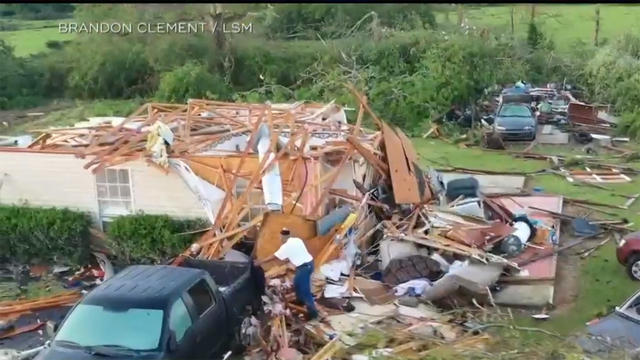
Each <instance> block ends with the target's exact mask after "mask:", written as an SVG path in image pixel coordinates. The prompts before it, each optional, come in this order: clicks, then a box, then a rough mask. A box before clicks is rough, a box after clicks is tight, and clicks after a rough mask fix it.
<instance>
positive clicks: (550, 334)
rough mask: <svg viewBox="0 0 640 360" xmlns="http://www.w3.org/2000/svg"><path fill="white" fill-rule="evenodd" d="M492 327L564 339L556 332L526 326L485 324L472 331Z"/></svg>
mask: <svg viewBox="0 0 640 360" xmlns="http://www.w3.org/2000/svg"><path fill="white" fill-rule="evenodd" d="M491 327H502V328H507V329H512V330H519V331H531V332H539V333H542V334H545V335H549V336H553V337H556V338H558V339H564V337H562V336H560V335H559V334H556V333H554V332H551V331H549V330H545V329H540V328H534V327H526V326H517V325H509V324H499V323H494V324H484V325H480V326H476V327H474V328H473V329H472V330H483V329H487V328H491Z"/></svg>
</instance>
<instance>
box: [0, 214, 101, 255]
mask: <svg viewBox="0 0 640 360" xmlns="http://www.w3.org/2000/svg"><path fill="white" fill-rule="evenodd" d="M90 223H91V220H90V218H89V216H87V215H86V214H84V213H81V212H76V211H72V210H68V209H56V208H36V207H27V206H0V257H4V258H6V259H5V260H11V261H19V262H22V263H27V262H30V261H35V260H38V261H43V262H48V263H66V264H85V263H86V261H87V260H88V255H89V226H90Z"/></svg>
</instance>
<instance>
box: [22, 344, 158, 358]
mask: <svg viewBox="0 0 640 360" xmlns="http://www.w3.org/2000/svg"><path fill="white" fill-rule="evenodd" d="M161 358H162V356H161V354H160V353H147V354H141V355H139V356H133V357H132V356H126V355H122V356H113V357H112V356H102V355H92V354H90V353H88V352H86V351H84V350H81V349H71V348H66V347H62V346H51V347H49V348H47V349H44V350H42V351H41V352H40V353H39V354H38V355H37V356H36V357H35V358H34V360H125V359H136V360H138V359H144V360H151V359H161Z"/></svg>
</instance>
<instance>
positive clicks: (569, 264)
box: [552, 205, 601, 314]
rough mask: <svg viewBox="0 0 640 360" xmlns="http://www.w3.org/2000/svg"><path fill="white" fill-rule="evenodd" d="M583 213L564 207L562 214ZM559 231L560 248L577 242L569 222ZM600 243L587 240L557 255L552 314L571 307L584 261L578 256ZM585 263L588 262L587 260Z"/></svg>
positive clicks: (578, 286)
mask: <svg viewBox="0 0 640 360" xmlns="http://www.w3.org/2000/svg"><path fill="white" fill-rule="evenodd" d="M583 211H584V210H582V209H580V208H577V207H574V206H571V205H565V206H564V211H563V213H566V214H572V215H582V216H584V214H581V212H583ZM560 230H561V237H560V246H563V245H566V244H569V243H572V242H574V241H576V240H577V238H576V237H575V236H573V230H572V227H571V222H568V221H563V222H562V225H561V227H560ZM600 241H601V239H600V238H595V239H587V240H585V241H583V242H582V243H581V244H578V245H576V246H574V247H572V248H569V249H567V250H564V251H561V252H560V253H558V262H557V264H558V265H557V267H556V282H555V291H554V296H553V297H554V299H553V303H554V305H555V309H554V310H553V312H552V313H554V314H561V313H564V312H566V311H568V310H570V309H571V307H573V305H574V303H575V302H576V299H577V298H578V295H579V294H580V267H581V266H582V262H583V261H585V260H584V259H582V258H581V257H580V254H581V253H582V252H583V251H585V250H587V249H591V248H593V247H594V246H596V245H598V243H599V242H600ZM586 261H588V258H587V259H586Z"/></svg>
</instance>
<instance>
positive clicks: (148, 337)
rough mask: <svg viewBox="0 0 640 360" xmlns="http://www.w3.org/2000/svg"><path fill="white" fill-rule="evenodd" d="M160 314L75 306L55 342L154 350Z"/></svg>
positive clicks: (161, 314) (159, 326)
mask: <svg viewBox="0 0 640 360" xmlns="http://www.w3.org/2000/svg"><path fill="white" fill-rule="evenodd" d="M162 318H163V311H162V310H158V309H137V308H130V309H126V310H123V311H121V310H111V309H108V308H105V307H103V306H98V305H86V304H79V305H78V306H76V308H75V309H74V310H73V312H72V313H71V314H70V315H69V317H68V318H67V320H66V321H65V322H64V324H63V326H62V327H61V328H60V330H59V331H58V334H57V335H56V337H55V341H69V342H73V343H77V344H78V345H80V346H104V345H107V346H122V347H126V348H128V349H131V350H138V351H145V350H147V351H148V350H155V349H157V348H158V345H159V343H160V336H161V334H162Z"/></svg>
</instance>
